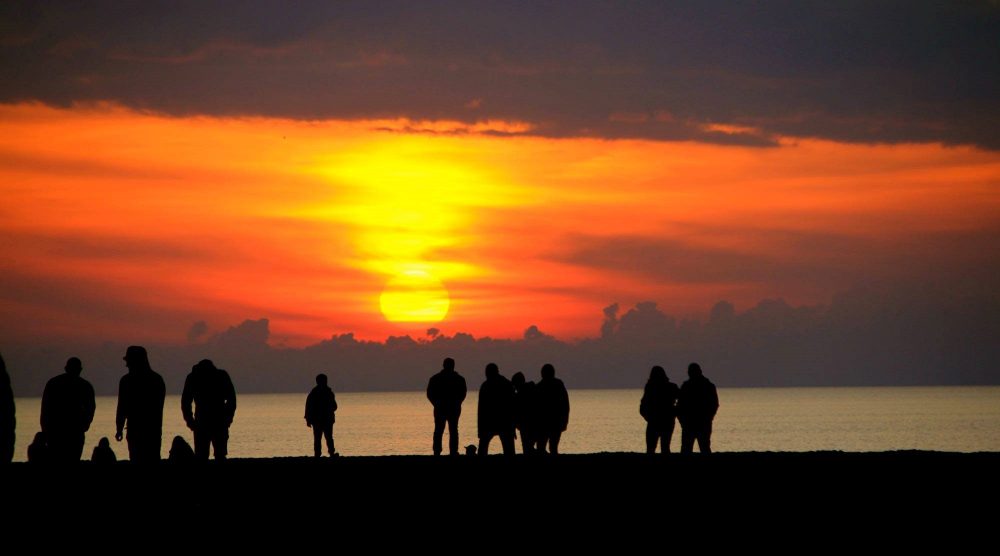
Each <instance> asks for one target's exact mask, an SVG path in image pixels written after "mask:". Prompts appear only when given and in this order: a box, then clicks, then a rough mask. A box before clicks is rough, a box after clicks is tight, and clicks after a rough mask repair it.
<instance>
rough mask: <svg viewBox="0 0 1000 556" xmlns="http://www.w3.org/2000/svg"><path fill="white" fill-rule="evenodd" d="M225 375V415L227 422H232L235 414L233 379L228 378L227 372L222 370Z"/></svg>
mask: <svg viewBox="0 0 1000 556" xmlns="http://www.w3.org/2000/svg"><path fill="white" fill-rule="evenodd" d="M222 373H223V374H224V375H225V377H226V383H225V387H226V417H228V420H229V424H230V425H231V424H233V417H235V416H236V387H235V386H233V380H232V379H231V378H229V373H227V372H226V371H222Z"/></svg>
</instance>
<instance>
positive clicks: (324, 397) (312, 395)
mask: <svg viewBox="0 0 1000 556" xmlns="http://www.w3.org/2000/svg"><path fill="white" fill-rule="evenodd" d="M336 411H337V398H336V396H334V394H333V390H332V389H331V388H330V387H329V386H327V377H326V375H325V374H319V375H317V376H316V386H315V387H314V388H313V389H312V391H311V392H309V395H308V396H307V397H306V426H307V427H312V430H313V454H314V455H315V456H316V457H320V454H321V453H322V451H323V450H322V447H323V446H322V444H321V441H322V439H323V437H326V449H327V451H328V452H329V454H330V457H333V456H334V454H336V453H337V451H336V450H334V448H333V423H334V422H336V420H337V416H336V413H335V412H336Z"/></svg>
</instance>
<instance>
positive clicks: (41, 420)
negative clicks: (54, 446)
mask: <svg viewBox="0 0 1000 556" xmlns="http://www.w3.org/2000/svg"><path fill="white" fill-rule="evenodd" d="M51 412H52V391H51V389H50V388H49V384H48V383H45V390H42V411H41V415H39V417H38V424H39V425H41V427H42V432H48V430H49V420H50V419H51V418H52V416H51Z"/></svg>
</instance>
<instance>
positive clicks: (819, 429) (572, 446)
mask: <svg viewBox="0 0 1000 556" xmlns="http://www.w3.org/2000/svg"><path fill="white" fill-rule="evenodd" d="M569 394H570V408H571V409H570V421H569V427H568V429H567V431H566V432H565V433H563V437H562V442H561V444H560V451H561V452H563V453H599V452H643V451H645V423H644V421H643V420H642V417H640V416H639V399H640V398H641V397H642V390H570V392H569ZM305 400H306V393H305V392H303V393H301V394H242V395H239V397H238V404H237V411H236V418H235V420H234V421H233V425H232V428H231V429H230V441H229V453H230V457H233V458H270V457H288V456H293V457H294V456H307V455H312V431H311V430H310V429H309V428H307V427H306V424H305V419H304V418H303V413H304V408H305ZM719 401H720V408H719V413H718V415H717V416H716V419H715V423H714V433H713V436H712V447H713V449H714V451H717V452H747V451H754V452H761V451H764V452H806V451H816V450H839V451H846V452H878V451H888V450H936V451H952V452H983V451H990V452H995V451H1000V386H958V387H884V388H878V387H875V388H832V387H828V388H720V389H719ZM16 403H17V440H16V444H15V455H14V460H15V461H24V460H26V459H27V447H28V444H29V443H30V442H31V440H32V438H33V436H34V434H35V433H36V432H37V431H38V430H40V429H39V425H38V423H39V413H40V408H41V400H40V399H39V398H18V399H17V400H16ZM116 403H117V400H116V398H115V397H114V396H102V397H98V398H97V413H96V414H95V416H94V422H93V424H92V425H91V427H90V431H89V432H88V433H87V443H86V446H85V448H84V458H89V457H90V454H91V452H92V451H93V448H94V446H95V445H96V444H97V442H98V441H99V440H100V438H101V437H103V436H107V437H108V438H110V439H111V446H112V449H113V450H114V451H115V453H116V454H117V456H118V458H119V459H127V458H128V450H127V448H126V443H125V442H124V441H123V442H121V443H118V442H115V441H114V434H115V406H116ZM337 403H338V405H339V406H340V408H339V409H338V411H337V414H336V415H337V422H336V425H335V426H334V440H335V443H336V450H337V452H339V453H340V454H341V455H343V456H384V455H413V454H430V453H431V433H432V431H433V428H434V425H433V417H432V413H431V406H430V403H429V402H428V401H427V398H426V397H425V396H424V393H423V392H349V393H347V392H345V393H339V394H337ZM476 407H477V396H476V393H475V392H474V391H470V392H469V397H468V398H467V399H466V400H465V403H464V404H463V409H462V418H461V420H460V422H459V436H460V445H461V446H466V445H468V444H476V443H478V441H477V439H476ZM175 435H181V436H183V437H185V438H186V439H187V440H188V441H189V442H191V440H192V437H191V431H189V430H188V429H187V427H185V425H184V421H183V419H182V418H181V409H180V397H179V396H167V399H166V403H165V407H164V416H163V455H164V457H166V454H167V451H168V449H169V446H170V441H171V439H172V438H173V437H174V436H175ZM445 436H446V438H445V445H446V446H447V432H446V433H445ZM671 447H672V449H673V450H674V451H678V450H679V448H680V427H679V426H678V427H677V430H676V431H675V433H674V438H673V442H672V445H671ZM325 451H326V448H325V446H324V453H325ZM499 451H500V446H499V440H497V439H494V440H493V446H491V453H497V452H499ZM518 451H520V444H519V443H518Z"/></svg>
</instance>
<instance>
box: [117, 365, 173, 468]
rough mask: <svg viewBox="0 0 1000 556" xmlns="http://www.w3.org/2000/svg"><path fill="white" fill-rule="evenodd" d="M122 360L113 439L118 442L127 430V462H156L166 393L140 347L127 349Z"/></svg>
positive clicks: (158, 454)
mask: <svg viewBox="0 0 1000 556" xmlns="http://www.w3.org/2000/svg"><path fill="white" fill-rule="evenodd" d="M122 359H123V360H124V361H125V366H126V367H127V368H128V372H127V373H125V375H123V376H122V378H121V380H120V381H118V410H117V412H116V414H115V440H116V441H118V442H121V441H122V436H123V435H122V431H123V430H125V429H127V430H128V432H127V434H126V435H125V436H127V438H128V457H129V459H130V460H131V461H133V462H137V463H143V462H147V461H159V459H160V448H161V447H162V444H163V400H164V397H165V396H166V391H167V390H166V386H165V385H164V383H163V377H161V376H160V375H159V374H157V373H156V371H154V370H153V369H152V367H150V366H149V356H148V355H147V353H146V348H144V347H142V346H129V347H128V349H126V350H125V357H122Z"/></svg>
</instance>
